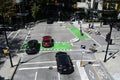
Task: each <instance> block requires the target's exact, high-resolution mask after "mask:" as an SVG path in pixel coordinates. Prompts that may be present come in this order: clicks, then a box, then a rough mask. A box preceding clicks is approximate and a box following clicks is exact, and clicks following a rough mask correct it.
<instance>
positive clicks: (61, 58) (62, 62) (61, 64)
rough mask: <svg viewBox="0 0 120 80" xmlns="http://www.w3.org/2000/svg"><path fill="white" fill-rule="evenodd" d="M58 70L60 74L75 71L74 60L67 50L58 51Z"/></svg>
mask: <svg viewBox="0 0 120 80" xmlns="http://www.w3.org/2000/svg"><path fill="white" fill-rule="evenodd" d="M55 57H56V62H57V71H58V72H59V73H60V74H71V73H73V72H74V67H73V63H72V60H71V58H70V56H69V55H67V53H66V52H57V53H56V56H55Z"/></svg>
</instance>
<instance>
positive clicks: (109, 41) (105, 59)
mask: <svg viewBox="0 0 120 80" xmlns="http://www.w3.org/2000/svg"><path fill="white" fill-rule="evenodd" d="M112 26H113V23H111V24H110V32H109V36H110V38H109V40H108V41H107V42H108V44H107V48H106V53H105V58H104V62H106V61H107V54H108V49H109V45H110V44H111V33H112Z"/></svg>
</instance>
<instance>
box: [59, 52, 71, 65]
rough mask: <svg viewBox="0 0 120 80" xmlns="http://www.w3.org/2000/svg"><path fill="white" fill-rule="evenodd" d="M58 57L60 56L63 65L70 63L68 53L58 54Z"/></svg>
mask: <svg viewBox="0 0 120 80" xmlns="http://www.w3.org/2000/svg"><path fill="white" fill-rule="evenodd" d="M58 58H59V60H58V61H59V63H60V64H62V65H67V64H70V61H69V56H68V55H65V54H62V55H60V56H58Z"/></svg>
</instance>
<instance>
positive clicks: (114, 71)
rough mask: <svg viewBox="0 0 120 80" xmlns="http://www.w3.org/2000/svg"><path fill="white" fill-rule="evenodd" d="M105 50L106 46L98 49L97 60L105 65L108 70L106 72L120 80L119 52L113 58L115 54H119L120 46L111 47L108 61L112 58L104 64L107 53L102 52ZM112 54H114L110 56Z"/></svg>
mask: <svg viewBox="0 0 120 80" xmlns="http://www.w3.org/2000/svg"><path fill="white" fill-rule="evenodd" d="M105 49H106V46H102V47H100V48H98V49H97V50H98V52H96V53H95V57H96V60H98V61H100V62H101V63H102V64H103V66H104V67H105V68H106V70H107V71H108V73H109V74H110V75H111V76H112V77H113V79H114V80H120V64H119V61H120V56H119V54H120V52H119V51H118V53H116V54H115V55H114V56H112V55H113V54H114V53H115V52H117V50H118V49H120V46H116V45H110V47H109V50H108V55H107V59H108V58H109V57H111V56H112V57H111V58H110V59H108V60H107V61H106V62H104V57H105V52H102V50H104V51H105ZM110 53H112V54H111V55H110Z"/></svg>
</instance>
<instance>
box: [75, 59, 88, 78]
mask: <svg viewBox="0 0 120 80" xmlns="http://www.w3.org/2000/svg"><path fill="white" fill-rule="evenodd" d="M76 64H77V67H78V72H79V74H80V77H81V80H89V78H88V76H87V73H86V72H85V69H84V67H80V61H77V63H76Z"/></svg>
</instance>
